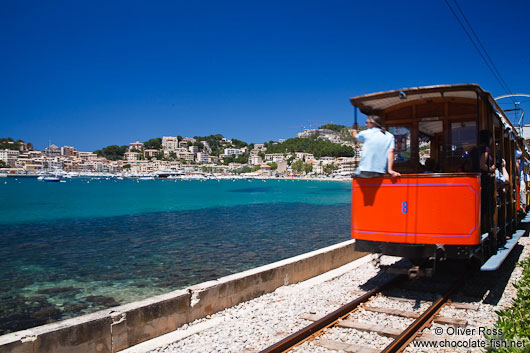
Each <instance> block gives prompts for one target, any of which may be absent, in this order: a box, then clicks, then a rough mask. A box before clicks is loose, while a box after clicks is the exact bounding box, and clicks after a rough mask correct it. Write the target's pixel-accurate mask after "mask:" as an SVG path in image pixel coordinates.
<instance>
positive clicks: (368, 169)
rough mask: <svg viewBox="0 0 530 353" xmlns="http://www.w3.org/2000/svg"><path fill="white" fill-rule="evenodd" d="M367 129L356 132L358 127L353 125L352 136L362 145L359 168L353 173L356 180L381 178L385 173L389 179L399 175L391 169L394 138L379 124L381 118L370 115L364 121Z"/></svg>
mask: <svg viewBox="0 0 530 353" xmlns="http://www.w3.org/2000/svg"><path fill="white" fill-rule="evenodd" d="M366 127H367V129H366V130H364V131H361V132H359V131H358V125H357V123H355V124H354V125H353V132H352V136H353V138H354V139H356V140H357V141H359V142H362V143H363V149H362V157H361V162H360V163H359V167H358V168H357V170H356V171H355V176H356V177H358V178H372V177H381V176H383V175H385V174H386V173H388V174H390V176H391V177H398V176H400V175H401V174H399V173H398V172H396V171H395V170H394V169H392V167H393V165H394V145H395V143H394V136H393V135H392V134H391V133H390V132H388V131H386V130H385V129H384V128H383V126H382V124H381V117H379V116H377V115H370V116H368V118H367V119H366Z"/></svg>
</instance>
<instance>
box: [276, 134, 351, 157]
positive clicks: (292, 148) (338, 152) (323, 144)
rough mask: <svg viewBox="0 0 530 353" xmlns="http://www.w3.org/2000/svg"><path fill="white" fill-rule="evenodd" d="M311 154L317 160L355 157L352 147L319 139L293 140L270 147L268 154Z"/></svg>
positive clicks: (297, 138)
mask: <svg viewBox="0 0 530 353" xmlns="http://www.w3.org/2000/svg"><path fill="white" fill-rule="evenodd" d="M294 152H305V153H311V154H313V155H314V156H315V157H316V158H320V157H324V156H331V157H353V155H354V151H353V148H352V147H351V146H344V145H340V144H336V143H332V142H330V141H324V140H320V139H317V138H314V137H313V138H299V137H296V138H291V139H288V140H285V141H284V142H282V143H278V144H275V145H270V146H269V147H268V148H267V153H294Z"/></svg>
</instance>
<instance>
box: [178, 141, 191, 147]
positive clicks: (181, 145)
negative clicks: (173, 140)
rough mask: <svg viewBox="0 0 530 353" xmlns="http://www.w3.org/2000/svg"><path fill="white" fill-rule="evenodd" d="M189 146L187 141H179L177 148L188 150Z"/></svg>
mask: <svg viewBox="0 0 530 353" xmlns="http://www.w3.org/2000/svg"><path fill="white" fill-rule="evenodd" d="M189 145H190V143H189V141H188V140H182V141H179V148H188V147H189Z"/></svg>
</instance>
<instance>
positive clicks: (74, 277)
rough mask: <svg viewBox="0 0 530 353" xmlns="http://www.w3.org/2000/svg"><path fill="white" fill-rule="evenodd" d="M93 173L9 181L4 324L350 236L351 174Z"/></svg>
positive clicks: (16, 325)
mask: <svg viewBox="0 0 530 353" xmlns="http://www.w3.org/2000/svg"><path fill="white" fill-rule="evenodd" d="M86 181H87V180H73V181H68V182H67V183H60V184H58V183H53V184H52V183H40V182H38V181H36V180H23V181H16V182H15V181H12V180H8V184H4V185H2V186H0V196H1V197H2V199H3V200H8V202H4V203H7V204H10V205H11V207H10V208H7V207H6V205H2V206H0V210H1V214H2V216H1V223H3V224H2V232H1V233H0V268H1V271H0V293H1V294H0V312H1V313H2V316H1V318H0V333H7V332H11V331H16V330H20V329H24V328H28V327H32V326H36V325H40V324H44V323H47V322H52V321H56V320H60V319H65V318H69V317H73V316H76V315H79V314H83V313H88V312H93V311H96V310H99V309H103V308H107V307H111V306H114V305H118V304H123V303H126V302H130V301H134V300H139V299H143V298H146V297H150V296H152V295H156V294H162V293H166V292H168V291H170V290H175V289H179V288H183V287H186V286H188V285H191V284H195V283H199V282H203V281H206V280H210V279H215V278H219V277H221V276H225V275H228V274H232V273H235V272H240V271H243V270H246V269H249V268H253V267H256V266H260V265H264V264H267V263H271V262H274V261H277V260H281V259H284V258H287V257H291V256H295V255H298V254H302V253H305V252H308V251H311V250H315V249H318V248H321V247H324V246H327V245H331V244H335V243H338V242H340V241H344V240H347V239H349V226H350V204H349V198H350V185H349V184H348V183H337V182H307V181H295V182H291V181H275V180H272V181H268V182H267V183H263V182H262V181H256V180H255V181H253V182H248V181H236V182H232V181H222V182H217V181H208V182H203V183H201V182H198V181H194V182H191V181H190V182H185V181H179V182H177V183H175V182H173V181H169V180H165V181H162V180H155V181H144V182H141V183H137V182H136V181H132V180H124V181H118V182H115V181H112V180H109V181H107V180H102V181H91V182H90V183H87V182H86ZM9 183H12V184H13V185H11V187H9ZM51 185H55V186H51ZM61 188H62V189H61ZM15 195H16V196H15ZM80 198H81V199H80ZM43 204H44V205H45V206H42V205H43ZM26 211H27V212H26ZM4 212H6V213H8V214H9V215H10V217H8V216H6V214H5V213H4ZM20 213H22V214H20Z"/></svg>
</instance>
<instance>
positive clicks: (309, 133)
mask: <svg viewBox="0 0 530 353" xmlns="http://www.w3.org/2000/svg"><path fill="white" fill-rule="evenodd" d="M316 134H317V130H316V129H304V131H302V132H299V133H298V134H296V137H300V138H309V137H311V136H314V135H316Z"/></svg>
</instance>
